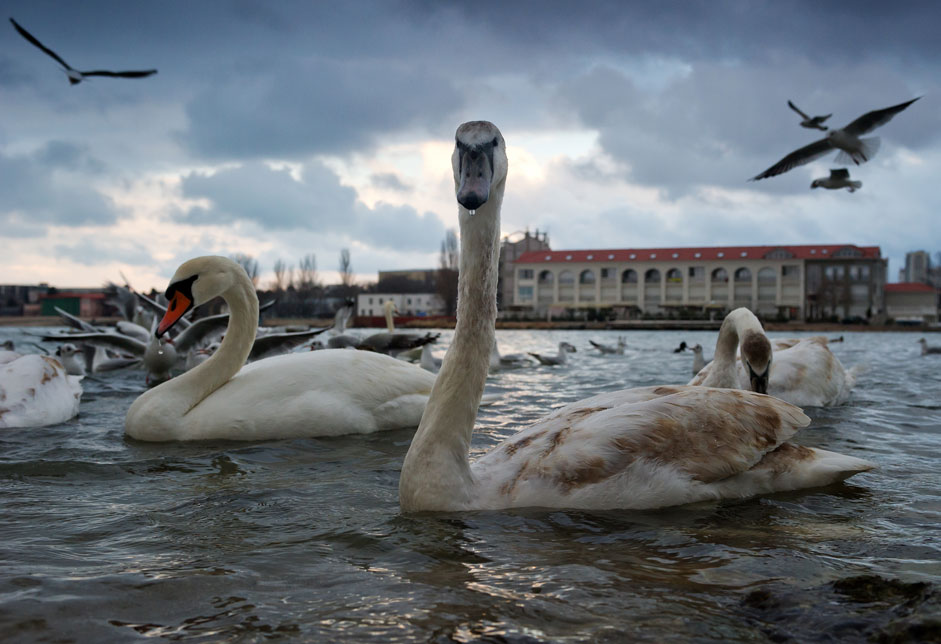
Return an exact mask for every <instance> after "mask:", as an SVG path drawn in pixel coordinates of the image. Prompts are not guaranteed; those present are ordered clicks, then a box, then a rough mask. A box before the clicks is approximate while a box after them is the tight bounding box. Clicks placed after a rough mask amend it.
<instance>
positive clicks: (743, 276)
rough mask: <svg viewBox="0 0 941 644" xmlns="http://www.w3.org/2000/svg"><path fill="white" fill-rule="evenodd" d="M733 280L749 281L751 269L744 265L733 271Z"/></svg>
mask: <svg viewBox="0 0 941 644" xmlns="http://www.w3.org/2000/svg"><path fill="white" fill-rule="evenodd" d="M735 281H736V282H750V281H751V271H750V270H748V269H747V268H745V267H744V266H743V267H742V268H740V269H738V270H737V271H735Z"/></svg>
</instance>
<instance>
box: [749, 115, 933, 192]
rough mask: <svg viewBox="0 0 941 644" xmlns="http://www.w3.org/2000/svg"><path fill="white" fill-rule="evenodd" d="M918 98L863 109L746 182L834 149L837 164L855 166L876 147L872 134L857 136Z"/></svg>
mask: <svg viewBox="0 0 941 644" xmlns="http://www.w3.org/2000/svg"><path fill="white" fill-rule="evenodd" d="M919 98H921V96H918V97H916V98H913V99H912V100H910V101H906V102H905V103H899V104H898V105H893V106H892V107H887V108H885V109H881V110H873V111H872V112H866V113H865V114H863V115H862V116H860V117H859V118H858V119H856V120H855V121H853V122H852V123H850V124H849V125H847V126H846V127H844V128H842V129H833V130H830V131H829V132H827V136H826V137H824V138H822V139H820V140H819V141H814V142H813V143H811V144H810V145H805V146H804V147H802V148H800V149H799V150H795V151H793V152H791V153H790V154H789V155H787V156H786V157H784V158H783V159H781V160H780V161H778V162H777V163H775V164H774V165H773V166H771V167H770V168H768V169H767V170H765V171H764V172H762V173H761V174H758V175H755V176H754V177H752V178H751V179H749V181H758V180H759V179H767V178H768V177H774V176H776V175H779V174H783V173H785V172H787V171H788V170H791V169H792V168H796V167H797V166H799V165H804V164H805V163H810V162H811V161H813V160H814V159H816V158H818V157H822V156H823V155H824V154H826V153H827V152H830V151H831V150H833V149H837V150H840V154H838V155H837V157H836V162H837V163H848V162H850V161H852V162H853V163H855V164H856V165H859V164H860V163H864V162H866V161H868V160H869V159H871V158H872V157H873V155H874V154H875V153H876V151H877V150H878V149H879V137H876V136H874V137H870V138H868V139H860V138H859V137H860V136H861V135H863V134H866V133H868V132H872V131H873V130H875V129H876V128H877V127H879V126H880V125H885V124H886V123H888V122H889V121H891V120H892V117H893V116H895V115H896V114H898V113H899V112H901V111H902V110H904V109H905V108H906V107H908V106H909V105H911V104H912V103H914V102H915V101H917V100H918V99H919Z"/></svg>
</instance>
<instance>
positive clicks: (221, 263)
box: [156, 255, 248, 338]
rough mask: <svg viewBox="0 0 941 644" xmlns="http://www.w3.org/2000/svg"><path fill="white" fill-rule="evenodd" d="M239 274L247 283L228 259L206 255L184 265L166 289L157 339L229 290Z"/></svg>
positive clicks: (238, 267) (242, 272)
mask: <svg viewBox="0 0 941 644" xmlns="http://www.w3.org/2000/svg"><path fill="white" fill-rule="evenodd" d="M240 273H241V275H242V277H244V278H245V279H248V275H247V274H246V273H245V269H244V268H242V267H241V266H240V265H239V264H238V263H237V262H234V261H232V260H231V259H229V258H228V257H219V256H216V255H210V256H206V257H197V258H196V259H191V260H189V261H187V262H184V263H183V264H182V265H181V266H180V267H179V268H178V269H176V273H174V274H173V277H172V278H170V285H169V286H168V287H167V291H166V296H167V300H168V301H169V304H168V305H167V312H166V314H165V315H164V316H163V319H162V320H160V324H159V325H158V326H157V333H156V335H157V337H158V338H159V337H161V336H162V335H163V334H164V333H166V332H167V331H169V330H170V328H171V327H172V326H173V325H174V324H176V323H177V322H178V321H179V320H180V318H182V317H183V315H184V314H185V313H186V312H187V311H189V310H190V309H191V308H193V307H194V306H199V305H200V304H205V303H206V302H208V301H209V300H211V299H212V298H214V297H216V296H217V295H222V294H223V293H225V292H226V291H227V290H229V289H230V288H232V287H233V286H234V285H235V284H236V281H237V277H238V276H239V274H240Z"/></svg>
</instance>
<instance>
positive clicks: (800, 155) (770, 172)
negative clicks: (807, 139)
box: [749, 138, 833, 181]
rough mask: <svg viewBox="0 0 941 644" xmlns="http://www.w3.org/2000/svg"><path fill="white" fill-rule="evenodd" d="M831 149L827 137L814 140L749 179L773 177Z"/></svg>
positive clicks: (831, 145) (808, 161) (831, 146)
mask: <svg viewBox="0 0 941 644" xmlns="http://www.w3.org/2000/svg"><path fill="white" fill-rule="evenodd" d="M832 149H833V144H832V143H831V142H830V139H828V138H826V139H820V140H819V141H814V142H813V143H811V144H810V145H805V146H804V147H802V148H800V149H799V150H794V151H793V152H791V153H790V154H789V155H787V156H786V157H784V158H783V159H781V160H780V161H778V162H777V163H775V164H774V165H773V166H771V167H770V168H768V169H767V170H765V171H764V172H762V173H761V174H757V175H755V176H754V177H752V178H751V179H749V181H758V180H759V179H767V178H768V177H774V176H776V175H779V174H783V173H785V172H787V171H788V170H790V169H792V168H796V167H797V166H799V165H804V164H805V163H810V162H811V161H813V160H814V159H817V158H819V157H822V156H823V155H824V154H826V153H827V152H829V151H830V150H832Z"/></svg>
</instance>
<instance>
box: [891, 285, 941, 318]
mask: <svg viewBox="0 0 941 644" xmlns="http://www.w3.org/2000/svg"><path fill="white" fill-rule="evenodd" d="M939 305H941V290H939V289H937V288H935V287H934V286H932V285H931V284H924V283H922V282H900V283H897V284H886V285H885V307H886V314H887V315H888V316H889V317H890V318H892V319H894V320H895V321H896V322H902V323H909V324H923V323H934V322H937V321H938V306H939Z"/></svg>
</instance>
